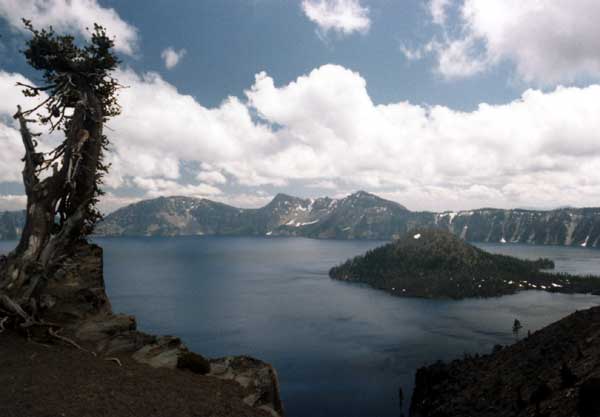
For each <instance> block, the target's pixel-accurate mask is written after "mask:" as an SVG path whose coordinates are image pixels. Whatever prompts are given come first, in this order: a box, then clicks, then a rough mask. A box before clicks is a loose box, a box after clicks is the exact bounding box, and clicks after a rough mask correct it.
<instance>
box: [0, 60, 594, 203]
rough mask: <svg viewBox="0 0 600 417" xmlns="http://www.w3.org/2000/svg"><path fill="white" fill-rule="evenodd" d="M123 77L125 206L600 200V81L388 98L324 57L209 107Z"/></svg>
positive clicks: (148, 81)
mask: <svg viewBox="0 0 600 417" xmlns="http://www.w3.org/2000/svg"><path fill="white" fill-rule="evenodd" d="M115 75H116V77H117V78H118V79H119V80H120V81H121V82H122V83H123V84H125V85H128V86H129V88H127V89H125V90H122V91H121V93H120V102H121V104H122V106H123V113H122V114H121V115H120V116H118V117H115V118H114V119H112V120H111V121H110V122H109V127H110V129H111V130H107V134H108V135H109V138H110V139H111V141H112V145H111V153H110V156H109V160H110V162H112V163H113V167H112V170H111V172H110V174H109V176H108V177H107V186H108V191H109V192H110V193H111V194H112V197H111V198H112V203H111V204H113V205H114V204H118V203H119V200H118V199H125V198H130V199H136V198H141V197H154V196H159V195H190V196H195V197H205V198H211V199H216V200H219V201H223V202H229V203H233V204H241V205H245V206H255V205H260V204H261V203H264V202H265V201H267V200H268V198H269V197H270V196H271V195H272V194H274V193H275V192H277V191H278V190H279V189H281V188H282V187H286V188H284V189H286V190H287V191H288V192H290V190H298V191H299V192H300V193H303V194H310V195H314V193H315V192H316V191H318V192H319V193H321V192H328V193H330V194H339V193H345V192H346V191H353V190H356V189H367V190H369V191H372V192H376V193H378V194H381V195H382V196H386V197H390V198H393V199H394V200H396V201H399V202H401V203H403V204H405V205H407V206H408V207H409V208H411V209H427V210H445V209H466V208H474V207H481V206H500V207H515V206H546V207H549V206H559V205H575V206H582V205H589V206H593V205H597V204H598V201H600V172H599V171H598V170H597V167H598V166H600V133H599V132H600V118H598V117H596V116H597V115H598V114H600V85H590V86H588V87H585V88H578V87H570V88H567V87H557V88H556V89H554V90H552V91H548V92H544V91H540V90H536V89H529V90H527V91H525V92H524V93H523V94H522V96H521V97H520V98H518V99H516V100H514V101H511V102H508V103H506V104H503V105H489V104H485V103H482V104H480V105H479V106H478V108H477V109H475V110H474V111H470V112H464V111H456V110H453V109H451V108H448V107H445V106H424V105H416V104H412V103H409V102H405V101H402V102H397V103H389V104H375V103H373V101H372V99H371V97H370V96H369V94H368V92H367V84H366V81H365V79H364V78H363V77H362V76H361V75H360V74H359V73H357V72H354V71H351V70H349V69H346V68H344V67H342V66H338V65H324V66H322V67H319V68H316V69H314V70H312V71H311V72H309V73H307V74H305V75H303V76H300V77H298V78H297V79H296V80H294V81H292V82H289V83H287V84H283V85H277V84H276V83H275V80H273V78H272V77H270V76H269V75H268V74H267V73H264V72H262V73H259V74H257V75H256V78H255V81H254V83H253V85H251V86H249V88H248V89H247V90H246V92H245V95H246V97H245V99H241V98H235V97H228V98H226V99H225V100H224V101H223V102H222V103H221V104H220V105H219V106H216V107H206V106H203V105H202V104H201V103H199V102H198V101H196V100H195V99H194V98H193V97H191V96H189V95H185V94H183V93H182V92H180V91H178V90H177V89H176V88H175V87H174V86H173V85H171V84H169V83H168V82H166V81H165V80H164V79H162V78H161V77H160V76H159V75H158V74H155V73H144V74H138V73H136V72H134V71H132V70H131V69H122V70H120V71H119V72H118V73H117V74H115ZM14 77H15V75H6V74H4V76H0V81H2V80H4V82H7V80H9V81H14ZM2 88H3V85H2V82H0V91H6V90H2ZM0 106H2V104H0ZM6 107H7V108H8V109H9V110H10V108H11V107H12V105H8V106H6ZM1 117H2V113H1V112H0V120H2V119H1ZM0 128H1V129H5V130H6V131H7V132H8V133H6V134H4V136H3V138H6V139H1V140H3V141H6V143H7V144H8V146H7V148H6V149H8V150H9V151H7V153H6V154H5V153H2V154H0V167H1V168H0V181H8V180H10V181H17V180H18V177H19V172H20V169H21V163H20V161H19V159H20V157H21V154H22V151H21V144H20V142H19V137H18V132H17V131H16V130H15V129H14V128H13V127H12V126H10V125H7V124H4V125H0ZM0 132H2V130H0ZM0 135H2V134H1V133H0ZM11 149H12V150H11ZM5 155H6V156H5ZM319 189H323V190H319ZM328 190H329V191H328ZM116 196H119V197H116ZM122 201H125V200H122Z"/></svg>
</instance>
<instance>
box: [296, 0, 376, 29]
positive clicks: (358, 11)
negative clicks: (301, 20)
mask: <svg viewBox="0 0 600 417" xmlns="http://www.w3.org/2000/svg"><path fill="white" fill-rule="evenodd" d="M302 10H303V11H304V14H305V15H306V17H308V18H309V19H310V20H311V21H312V22H314V23H315V24H316V25H317V26H318V27H319V29H320V30H321V31H322V32H324V33H327V32H329V31H334V32H337V33H340V34H343V35H349V34H351V33H354V32H362V33H364V32H367V31H368V30H369V27H370V26H371V19H370V18H369V8H368V7H365V6H363V5H362V4H361V3H360V0H303V1H302Z"/></svg>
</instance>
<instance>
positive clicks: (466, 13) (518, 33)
mask: <svg viewBox="0 0 600 417" xmlns="http://www.w3.org/2000/svg"><path fill="white" fill-rule="evenodd" d="M452 7H455V8H456V11H457V12H458V13H457V14H458V16H459V17H458V21H457V22H448V18H447V12H448V9H449V8H452ZM429 11H430V14H431V18H432V21H433V23H434V24H437V25H439V26H440V27H441V29H442V31H443V36H442V39H441V40H440V39H434V40H433V43H432V44H431V45H432V46H433V48H430V50H429V52H432V53H434V55H435V56H436V57H437V60H438V66H437V71H438V72H439V73H440V74H441V75H443V76H444V77H446V78H449V79H453V78H464V77H470V76H472V75H474V74H478V73H481V72H484V71H486V70H488V69H489V68H492V67H493V66H495V65H498V64H500V63H502V62H505V61H508V62H511V63H512V64H514V66H515V68H516V72H517V74H518V75H519V77H520V78H521V79H523V80H524V81H526V82H531V83H535V84H540V85H555V84H557V83H560V82H573V81H575V80H577V79H579V78H582V77H594V78H598V77H600V26H599V25H598V24H597V20H598V17H599V16H600V2H598V1H596V0H568V1H567V0H546V1H522V0H460V1H458V2H456V3H451V2H449V1H447V0H431V1H430V3H429ZM456 26H458V29H457V28H456ZM449 32H451V33H453V34H454V35H453V36H451V35H449V34H448V33H449Z"/></svg>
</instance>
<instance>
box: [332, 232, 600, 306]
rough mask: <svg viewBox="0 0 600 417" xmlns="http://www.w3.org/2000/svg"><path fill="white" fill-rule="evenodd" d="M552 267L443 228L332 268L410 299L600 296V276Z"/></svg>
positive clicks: (344, 278)
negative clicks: (530, 292) (532, 293)
mask: <svg viewBox="0 0 600 417" xmlns="http://www.w3.org/2000/svg"><path fill="white" fill-rule="evenodd" d="M553 267H554V263H553V262H552V261H551V260H548V259H539V260H537V261H527V260H522V259H517V258H514V257H510V256H505V255H496V254H491V253H488V252H485V251H483V250H481V249H479V248H477V247H475V246H473V245H470V244H469V243H467V242H465V241H463V240H461V239H460V238H458V237H457V236H455V235H453V234H451V233H450V232H447V231H444V230H438V229H415V230H413V231H412V232H411V233H410V234H408V235H405V236H404V237H402V238H401V239H398V240H396V241H394V242H393V243H389V244H387V245H383V246H380V247H378V248H376V249H373V250H370V251H368V252H367V253H366V254H364V255H361V256H357V257H355V258H353V259H350V260H348V261H346V262H344V263H343V264H341V265H339V266H336V267H334V268H332V269H331V270H330V272H329V275H330V276H331V277H332V278H334V279H338V280H342V281H349V282H363V283H367V284H369V285H370V286H372V287H375V288H379V289H383V290H386V291H388V292H390V293H391V294H393V295H398V296H407V297H427V298H455V299H460V298H465V297H494V296H499V295H503V294H512V293H515V292H517V291H520V290H526V289H542V290H545V291H552V292H568V293H572V292H584V293H588V292H591V293H594V294H600V278H595V277H576V276H570V275H566V274H551V273H549V272H546V271H543V269H548V268H553Z"/></svg>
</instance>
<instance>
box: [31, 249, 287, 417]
mask: <svg viewBox="0 0 600 417" xmlns="http://www.w3.org/2000/svg"><path fill="white" fill-rule="evenodd" d="M45 294H46V295H45V296H44V299H43V305H42V306H40V314H41V316H42V317H43V319H44V320H46V321H48V322H52V323H61V325H63V326H64V328H63V333H62V334H61V335H63V336H65V337H68V338H69V339H71V340H73V341H75V342H76V343H77V344H78V345H80V346H81V347H82V348H84V349H86V350H89V351H91V352H94V353H95V354H96V355H98V356H100V357H105V358H109V357H112V356H114V355H122V354H128V355H131V357H132V358H133V359H134V360H135V361H137V362H139V363H144V364H147V365H149V366H151V367H154V368H168V369H172V370H173V372H178V371H177V370H176V369H178V368H184V369H190V370H191V371H193V372H196V371H197V368H195V367H194V366H190V365H189V364H188V365H184V366H182V358H189V357H190V355H193V356H194V357H197V358H201V356H200V355H196V354H193V353H192V352H190V351H189V349H188V348H187V347H186V346H185V344H183V342H182V341H181V340H180V339H179V338H177V337H173V336H153V335H148V334H145V333H143V332H140V331H138V330H137V326H136V321H135V318H134V317H133V316H128V315H122V314H114V313H113V312H112V308H111V305H110V301H109V299H108V297H107V296H106V292H105V289H104V279H103V272H102V249H101V248H100V247H99V246H96V245H91V244H87V243H83V242H82V243H81V244H80V245H78V246H77V248H75V250H74V251H73V253H72V255H71V256H70V258H69V259H67V260H65V261H64V262H63V264H62V266H61V267H60V268H59V269H58V270H57V271H56V272H55V273H54V274H53V276H52V277H50V278H49V279H48V282H47V286H46V289H45ZM207 361H208V364H209V370H208V372H206V373H205V374H206V375H207V376H210V377H214V378H218V379H225V380H232V381H235V382H237V383H238V384H239V385H240V386H241V387H242V388H243V392H244V398H243V400H244V402H245V403H246V404H248V405H250V406H252V407H255V408H257V409H260V410H263V411H265V412H268V413H269V414H270V415H272V416H283V406H282V403H281V400H280V396H279V382H278V379H277V373H276V371H275V369H274V368H273V367H272V366H271V365H269V364H267V363H265V362H262V361H260V360H258V359H254V358H250V357H246V356H242V357H228V358H218V359H209V360H207Z"/></svg>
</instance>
